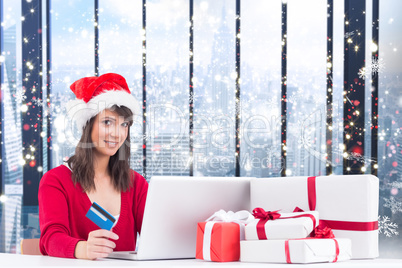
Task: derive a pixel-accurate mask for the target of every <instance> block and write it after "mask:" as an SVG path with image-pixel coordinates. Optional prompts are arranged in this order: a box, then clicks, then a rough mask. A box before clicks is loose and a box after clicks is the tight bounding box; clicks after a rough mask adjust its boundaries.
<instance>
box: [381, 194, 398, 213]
mask: <svg viewBox="0 0 402 268" xmlns="http://www.w3.org/2000/svg"><path fill="white" fill-rule="evenodd" d="M384 201H385V204H384V207H386V208H389V209H391V212H392V214H395V213H397V212H402V202H399V201H398V200H397V199H396V198H395V197H393V196H391V197H390V198H384Z"/></svg>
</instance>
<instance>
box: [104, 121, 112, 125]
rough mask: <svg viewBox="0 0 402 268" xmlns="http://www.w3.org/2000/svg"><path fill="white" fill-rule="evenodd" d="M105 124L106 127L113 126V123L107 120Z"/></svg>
mask: <svg viewBox="0 0 402 268" xmlns="http://www.w3.org/2000/svg"><path fill="white" fill-rule="evenodd" d="M103 124H105V125H106V126H110V125H111V124H112V121H110V120H105V121H103Z"/></svg>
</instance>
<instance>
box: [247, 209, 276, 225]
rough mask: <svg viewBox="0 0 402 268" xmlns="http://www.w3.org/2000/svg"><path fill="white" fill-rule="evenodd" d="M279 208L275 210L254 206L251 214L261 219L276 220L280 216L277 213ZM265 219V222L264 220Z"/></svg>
mask: <svg viewBox="0 0 402 268" xmlns="http://www.w3.org/2000/svg"><path fill="white" fill-rule="evenodd" d="M278 211H279V210H275V211H265V210H264V209H262V208H255V209H253V216H254V217H255V218H256V219H261V220H266V221H269V220H272V221H273V220H276V219H279V218H280V217H281V214H279V213H278ZM266 221H265V222H266Z"/></svg>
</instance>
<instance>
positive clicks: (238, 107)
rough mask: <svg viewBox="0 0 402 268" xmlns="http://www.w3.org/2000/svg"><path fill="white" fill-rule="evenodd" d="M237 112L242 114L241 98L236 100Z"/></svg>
mask: <svg viewBox="0 0 402 268" xmlns="http://www.w3.org/2000/svg"><path fill="white" fill-rule="evenodd" d="M236 114H239V115H240V114H241V102H240V100H238V101H237V102H236Z"/></svg>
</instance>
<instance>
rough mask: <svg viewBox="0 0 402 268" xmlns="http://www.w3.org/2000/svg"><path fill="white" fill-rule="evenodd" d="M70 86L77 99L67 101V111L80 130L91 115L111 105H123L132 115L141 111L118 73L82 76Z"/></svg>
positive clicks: (124, 80)
mask: <svg viewBox="0 0 402 268" xmlns="http://www.w3.org/2000/svg"><path fill="white" fill-rule="evenodd" d="M70 88H71V90H72V91H73V92H74V94H75V96H76V97H77V99H75V100H71V101H69V102H68V103H67V113H68V115H69V117H70V118H71V119H72V120H74V121H75V122H76V123H77V127H78V129H80V130H82V129H83V128H84V127H85V125H86V124H87V122H88V121H89V120H90V119H91V118H92V117H94V116H96V115H97V114H98V113H100V112H102V111H103V110H105V109H109V108H111V107H112V106H113V105H117V106H120V107H121V106H125V107H127V108H129V109H130V110H131V112H132V113H133V114H134V115H138V114H139V113H140V111H141V109H140V105H139V103H138V102H137V100H136V99H135V98H134V96H133V95H131V93H130V89H129V88H128V85H127V82H126V79H124V77H123V76H121V75H119V74H114V73H107V74H104V75H101V76H99V77H96V76H93V77H84V78H81V79H79V80H77V81H75V82H74V83H73V84H72V85H71V86H70Z"/></svg>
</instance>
